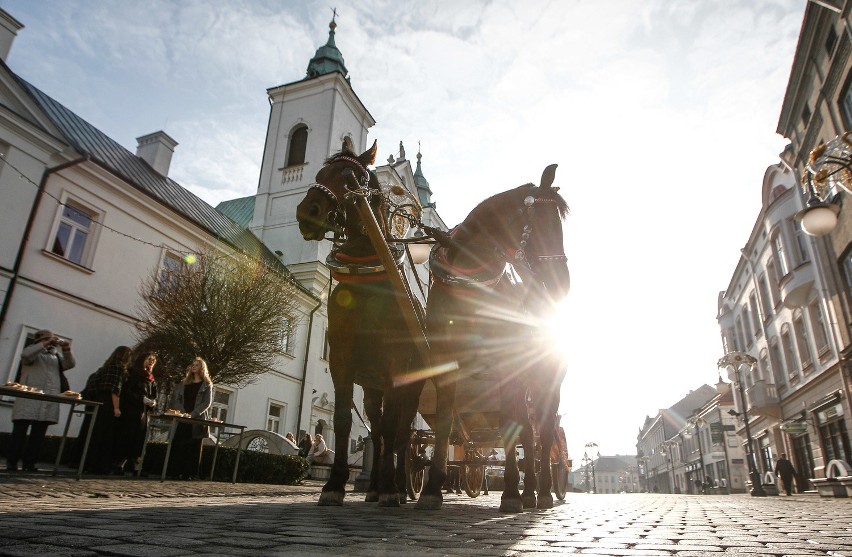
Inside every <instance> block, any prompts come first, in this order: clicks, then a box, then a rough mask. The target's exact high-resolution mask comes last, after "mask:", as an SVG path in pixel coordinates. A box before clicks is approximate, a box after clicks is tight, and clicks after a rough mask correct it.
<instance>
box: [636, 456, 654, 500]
mask: <svg viewBox="0 0 852 557" xmlns="http://www.w3.org/2000/svg"><path fill="white" fill-rule="evenodd" d="M636 460H638V461H639V488H640V489H641V488H642V478H645V493H650V492H651V484H650V482H649V481H648V461H649V460H651V457H649V456H648V455H642V456H640V457H637V458H636Z"/></svg>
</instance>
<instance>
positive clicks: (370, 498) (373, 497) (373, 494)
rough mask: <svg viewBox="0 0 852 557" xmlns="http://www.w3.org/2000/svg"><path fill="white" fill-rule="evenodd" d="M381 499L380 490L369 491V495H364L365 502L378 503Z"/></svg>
mask: <svg viewBox="0 0 852 557" xmlns="http://www.w3.org/2000/svg"><path fill="white" fill-rule="evenodd" d="M378 500H379V492H378V491H368V492H367V495H366V496H365V497H364V502H365V503H376V502H377V501H378Z"/></svg>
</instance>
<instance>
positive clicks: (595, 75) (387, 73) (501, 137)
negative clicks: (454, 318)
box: [0, 0, 806, 464]
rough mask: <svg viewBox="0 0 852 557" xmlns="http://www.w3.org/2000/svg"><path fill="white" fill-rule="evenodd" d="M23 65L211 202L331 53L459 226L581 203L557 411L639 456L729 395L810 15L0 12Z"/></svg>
mask: <svg viewBox="0 0 852 557" xmlns="http://www.w3.org/2000/svg"><path fill="white" fill-rule="evenodd" d="M0 6H2V7H3V9H5V10H6V11H7V12H9V13H10V14H11V15H12V16H13V17H15V18H16V19H18V20H19V21H20V22H21V23H23V24H24V26H25V28H24V29H23V30H21V31H20V32H19V34H18V38H17V39H16V41H15V44H14V46H13V48H12V51H11V53H10V56H9V59H8V62H9V65H10V67H11V68H12V69H13V71H15V72H16V73H18V74H19V75H21V76H22V77H23V78H25V79H27V80H28V81H30V82H31V83H32V84H34V85H35V86H36V87H38V88H40V89H41V90H42V91H44V92H46V93H47V94H49V95H51V96H52V97H54V98H55V99H57V100H58V101H60V102H61V103H63V104H65V105H66V106H67V107H68V108H70V109H71V110H73V111H74V112H76V113H77V114H79V115H80V116H82V117H83V118H85V119H86V120H88V121H89V122H90V123H92V124H93V125H95V126H96V127H98V128H99V129H100V130H102V131H103V132H105V133H107V134H108V135H109V136H111V137H112V138H113V139H115V140H116V141H118V142H119V143H121V144H122V145H124V146H125V147H127V148H128V149H130V150H131V151H133V152H135V150H136V139H135V138H136V137H139V136H142V135H145V134H147V133H150V132H154V131H158V130H163V131H165V132H166V133H168V134H169V135H170V136H171V137H173V138H174V139H175V140H176V141H177V142H178V143H179V145H178V147H177V149H176V151H175V155H174V158H173V159H172V165H171V170H170V176H171V177H172V178H173V179H175V180H177V181H178V182H179V183H181V184H182V185H183V186H185V187H186V188H188V189H189V190H191V191H192V192H194V193H195V194H197V195H199V196H200V197H201V198H202V199H204V200H205V201H207V202H209V203H210V204H212V205H216V204H217V203H219V202H220V201H223V200H226V199H232V198H236V197H243V196H246V195H252V194H254V193H255V191H256V189H257V183H258V179H259V174H260V163H261V158H262V155H263V147H264V139H265V134H266V128H267V121H268V118H269V104H268V99H267V95H266V90H267V89H268V88H270V87H275V86H278V85H281V84H285V83H291V82H294V81H298V80H300V79H302V78H304V77H305V70H306V68H307V64H308V61H309V59H310V58H311V57H312V56H313V55H314V53H315V51H316V49H317V48H318V47H320V46H321V45H323V44H325V42H326V40H327V38H328V23H329V21H330V20H331V16H332V8H336V9H337V14H338V16H337V20H336V21H337V24H338V27H337V30H336V36H335V42H336V44H337V46H338V48H339V49H340V50H341V52H342V54H343V57H344V60H345V63H346V66H347V69H348V70H349V74H350V78H351V84H352V87H353V89H354V90H355V92H356V94H357V95H358V97H359V98H360V99H361V101H362V102H363V103H364V104H365V106H366V107H367V109H368V110H369V111H370V113H371V114H372V115H373V117H374V118H375V119H376V121H377V124H376V125H375V126H374V127H373V128H372V129H371V130H370V133H369V141H370V142H372V140H373V139H376V140H377V141H378V145H379V156H378V157H377V159H378V162H379V163H382V162H383V161H384V160H386V159H387V157H388V155H391V154H396V153H397V152H398V146H399V142H400V141H403V142H404V145H405V148H406V154H407V157H408V158H409V159H413V158H414V155H415V154H416V153H417V150H418V145H419V146H420V150H421V153H422V157H423V158H422V167H423V173H424V175H425V176H426V178H427V179H428V180H429V183H430V187H431V189H432V191H433V197H432V199H433V201H435V202H436V203H437V210H438V212H439V214H440V215H441V217H442V218H443V219H444V221H445V222H446V223H447V224H448V225H451V226H452V225H454V224H456V223H458V222H460V221H461V220H463V219H464V217H465V216H466V215H467V213H468V212H469V211H470V210H471V209H472V208H473V207H474V206H475V205H476V203H478V202H479V201H481V200H483V199H485V198H486V197H488V196H490V195H492V194H494V193H498V192H500V191H504V190H507V189H510V188H513V187H516V186H519V185H521V184H524V183H527V182H538V180H539V177H540V176H541V172H542V170H543V169H544V167H545V166H547V165H549V164H551V163H557V164H559V168H558V170H557V173H556V181H555V183H554V185H556V186H560V187H561V193H562V194H563V196H564V197H565V198H566V200H567V201H568V204H569V206H570V207H571V214H570V216H569V217H568V219H567V220H566V222H565V250H566V254H567V256H568V263H569V266H570V268H571V276H572V288H571V292H570V293H569V294H568V297H567V299H566V300H565V302H564V304H563V306H562V319H561V322H560V324H559V329H560V330H559V332H560V335H561V338H562V339H563V340H564V343H563V344H564V347H565V350H566V352H567V355H568V360H569V368H568V375H567V378H566V380H565V382H564V383H563V386H562V391H561V394H562V403H561V407H560V412H561V413H562V414H563V418H562V423H563V426H564V427H565V430H566V434H567V438H568V445H569V447H568V448H569V452H570V454H571V456H572V457H573V458H574V462H575V463H577V464H579V462H580V459H581V458H582V456H583V452H584V450H585V445H586V443H596V444H597V449H596V450H597V451H600V453H601V454H603V455H614V454H623V455H624V454H635V451H636V449H635V447H636V438H637V434H638V433H639V430H640V428H641V426H642V424H643V422H644V420H645V417H646V416H654V415H656V413H657V412H658V410H659V409H661V408H668V407H670V406H672V405H674V404H675V403H677V402H678V401H679V400H680V399H681V398H683V397H684V396H686V395H687V394H688V393H689V392H690V391H691V390H694V389H696V388H698V387H699V386H701V385H702V384H705V383H706V384H709V385H714V384H715V383H716V382H717V380H718V370H717V368H716V361H717V360H718V358H719V357H721V356H722V355H723V354H722V343H721V338H720V334H719V328H718V325H717V323H716V319H715V317H716V310H717V305H716V304H717V298H718V295H719V292H720V291H723V290H725V289H726V288H727V287H728V282H729V281H730V278H731V276H732V274H733V272H734V269H735V266H736V264H737V261H738V258H739V254H740V248H742V247H743V246H744V245H745V243H746V242H747V240H748V236H749V234H750V232H751V229H752V227H753V226H754V223H755V219H756V218H757V216H758V213H759V210H760V205H761V187H762V180H763V176H764V173H765V171H766V169H767V167H768V166H771V165H774V164H777V163H778V160H779V159H778V155H779V153H780V152H781V151H782V149H783V148H784V145H786V143H787V140H785V139H784V138H783V137H781V136H779V135H777V134H776V133H775V130H776V128H777V124H778V117H779V114H780V110H781V103H782V100H783V97H784V93H785V89H786V85H787V80H788V78H789V75H790V68H791V66H792V60H793V54H794V51H795V47H796V42H797V39H798V35H799V30H800V27H801V23H802V18H803V14H804V10H805V7H806V0H641V1H640V0H606V1H600V0H562V1H559V0H552V1H542V0H525V1H524V2H517V1H509V0H490V1H475V0H471V1H465V2H458V1H457V0H435V1H422V0H392V1H391V0H359V1H358V2H357V3H354V2H348V1H341V2H339V3H337V4H333V3H330V2H321V1H314V0H304V1H298V0H227V1H226V0H181V1H180V2H175V1H173V0H0Z"/></svg>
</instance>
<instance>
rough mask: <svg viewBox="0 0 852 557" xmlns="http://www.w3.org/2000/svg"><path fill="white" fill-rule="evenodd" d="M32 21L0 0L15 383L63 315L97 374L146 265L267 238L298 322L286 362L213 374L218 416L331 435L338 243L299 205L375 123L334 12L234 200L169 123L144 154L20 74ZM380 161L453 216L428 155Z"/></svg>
mask: <svg viewBox="0 0 852 557" xmlns="http://www.w3.org/2000/svg"><path fill="white" fill-rule="evenodd" d="M332 25H333V24H332ZM22 28H23V25H22V24H21V23H20V22H18V21H16V20H15V19H14V17H13V16H12V15H10V14H8V13H6V12H4V11H2V10H0V54H2V56H3V58H2V64H0V83H2V88H0V155H2V161H0V191H2V199H3V203H2V204H0V237H2V238H3V241H2V242H0V296H2V308H0V312H2V314H0V370H1V371H0V375H3V376H4V377H5V379H4V382H5V381H6V380H12V379H13V378H14V376H15V374H16V371H17V369H18V362H19V354H20V351H21V349H22V348H23V346H24V344H25V342H26V339H27V336H28V335H31V334H32V333H33V332H34V331H35V330H38V329H41V328H50V329H52V330H54V331H55V332H56V333H57V334H58V335H60V336H62V337H64V338H67V339H69V340H71V341H72V342H73V350H74V354H75V356H76V359H77V365H76V367H75V368H74V369H73V370H70V371H69V372H68V373H67V375H68V377H69V380H70V383H71V388H72V389H74V390H77V391H79V390H82V388H83V386H84V384H85V381H86V379H87V377H88V375H89V374H91V373H92V372H94V371H95V370H96V369H97V368H98V367H99V366H100V365H101V364H102V363H103V361H104V360H105V359H106V358H107V356H108V355H109V354H110V352H111V351H112V350H113V349H114V348H115V347H116V346H118V345H131V346H132V345H133V344H135V342H136V338H135V335H134V332H135V325H136V323H137V316H136V307H137V304H138V301H139V294H138V288H139V284H140V281H141V280H142V279H143V278H145V277H148V276H150V275H151V274H152V273H155V272H157V271H158V269H163V268H165V267H168V266H169V265H172V264H176V263H177V264H179V262H180V260H181V257H182V256H183V254H186V253H192V252H194V251H197V250H198V249H200V248H204V247H213V248H214V249H217V250H220V251H222V252H223V253H229V252H232V251H234V250H235V249H236V250H241V251H245V252H250V253H257V254H260V255H259V257H261V258H263V259H264V260H265V261H266V262H267V263H268V264H270V265H277V266H281V268H282V272H285V273H287V272H289V273H291V274H292V276H293V277H294V279H295V280H296V281H298V283H297V286H298V287H297V288H296V294H295V295H296V296H297V298H298V300H297V302H298V308H299V310H298V315H294V316H292V318H293V319H294V320H295V321H296V322H297V323H298V326H297V328H296V331H295V333H294V334H293V335H292V336H291V337H290V338H286V339H282V350H281V356H280V358H279V363H278V365H277V366H276V369H275V370H274V371H272V372H269V373H267V374H265V375H263V376H261V377H259V378H258V380H257V381H256V382H255V383H253V384H250V385H248V386H245V387H242V388H236V387H232V386H228V385H216V392H215V395H214V403H213V406H214V415H216V416H217V417H219V418H220V419H224V420H225V421H228V422H231V423H238V424H241V425H245V426H247V428H248V429H249V430H267V431H273V432H274V433H276V434H279V435H282V436H283V435H284V434H285V433H286V432H293V433H295V434H298V433H300V432H301V431H309V432H311V433H315V432H322V433H323V434H324V436H325V437H326V439H327V441H328V442H329V445H330V446H333V443H334V431H333V420H332V416H333V409H334V389H333V385H332V383H331V379H330V375H329V373H328V363H327V346H326V343H325V331H326V323H327V312H326V306H325V300H324V296H325V293H327V292H328V291H329V284H328V282H329V279H330V274H329V272H328V268H327V267H326V266H325V264H324V261H325V256H326V254H327V253H328V250H329V245H327V243H326V244H321V243H316V242H313V243H309V242H305V241H304V240H303V239H302V238H301V236H300V235H299V233H298V227H297V224H296V221H295V212H296V211H295V207H296V204H297V203H298V202H299V201H300V200H301V199H302V197H303V196H304V194H305V192H306V191H307V187H308V185H309V184H310V182H312V180H313V176H314V174H315V173H316V171H317V170H318V169H319V168H320V166H321V164H322V162H323V160H325V158H326V157H328V156H329V155H330V154H332V153H334V152H337V151H339V150H340V146H341V144H342V141H343V139H344V138H348V140H349V141H351V142H352V144H353V146H354V147H355V149H361V150H364V149H366V147H365V146H366V144H367V131H368V129H369V127H370V126H372V125H373V123H374V121H373V119H372V117H371V116H370V115H369V112H368V111H367V110H366V108H364V106H363V104H362V103H361V101H360V100H359V99H358V98H357V96H356V95H355V93H354V91H353V90H352V87H351V85H350V83H349V81H348V79H347V78H346V74H345V67H343V65H342V56H340V54H339V51H337V49H336V46H334V41H333V37H334V35H333V27H332V30H331V33H330V34H329V41H328V44H326V45H325V46H323V47H321V48H320V49H319V50H318V51H317V55H316V56H315V58H314V59H312V60H311V62H310V64H309V69H308V74H309V75H308V77H306V78H305V79H304V80H301V81H299V82H296V83H293V84H288V85H283V86H280V87H275V88H272V89H270V90H269V91H268V93H269V95H270V100H271V101H272V104H271V117H270V126H269V131H268V134H267V145H266V148H265V150H264V159H263V161H262V167H261V176H260V181H259V186H258V191H257V194H256V196H252V197H251V198H246V199H243V200H234V201H232V202H226V203H224V204H222V205H221V206H220V209H221V210H216V209H214V208H213V207H211V206H210V205H208V204H207V203H205V202H204V201H202V200H201V199H199V198H197V197H196V196H194V195H193V194H191V193H190V192H189V191H188V190H186V189H185V188H183V187H182V186H180V184H178V183H176V182H174V181H173V180H171V179H170V178H168V166H169V163H170V161H171V157H172V152H173V150H174V148H175V146H176V145H177V142H176V141H175V140H174V139H172V138H171V137H169V136H168V135H167V134H165V133H163V132H157V133H154V134H148V135H145V136H143V137H140V138H139V147H138V149H137V152H136V153H135V154H134V153H131V152H129V151H127V150H126V149H124V148H123V147H121V146H120V145H119V144H118V143H117V142H115V141H114V140H112V139H110V138H109V137H106V136H105V135H104V134H102V133H101V132H99V131H98V130H97V129H95V128H94V127H93V126H91V124H88V123H87V122H86V121H85V120H83V119H82V118H79V117H78V116H76V115H75V114H74V113H73V112H71V111H70V110H68V109H67V108H66V107H64V106H62V105H60V104H59V103H57V102H56V101H55V100H53V99H52V98H51V97H50V96H49V95H47V94H45V93H44V92H42V91H40V90H38V89H37V88H36V87H35V86H33V85H30V84H28V83H26V82H24V81H23V80H21V79H20V78H19V77H18V76H16V75H15V73H14V72H13V70H12V69H11V68H10V67H9V66H8V65H6V55H8V53H9V50H10V48H11V45H12V42H13V40H14V37H15V35H16V34H17V33H18V32H19V31H20V30H21V29H22ZM338 58H339V65H337V59H338ZM377 172H378V173H379V176H380V181H385V182H391V183H398V184H399V185H403V186H404V187H406V188H407V189H409V190H410V191H411V192H412V193H413V194H414V195H419V197H420V199H421V201H422V202H424V203H423V204H424V206H426V208H425V210H424V221H425V222H426V223H427V224H431V225H433V226H439V227H443V223H442V222H441V221H440V218H439V217H438V215H437V213H435V210H434V205H433V204H431V201H430V200H429V197H428V194H429V193H430V192H429V186H428V182H426V180H425V178H423V175H422V171H420V163H419V154H418V163H417V169H416V170H413V169H412V167H411V163H410V162H409V161H407V160H406V159H405V156H404V152H403V153H400V156H399V157H396V158H395V159H394V160H393V162H392V163H389V164H388V165H387V166H383V167H379V168H377ZM240 208H242V209H241V210H240ZM226 215H228V216H226ZM444 228H445V227H444ZM278 251H280V252H281V255H280V256H279V255H277V254H276V252H278ZM282 262H283V263H285V264H286V265H287V267H288V268H289V271H288V270H287V269H285V268H284V267H283V266H282V265H281V263H282ZM409 273H410V271H409ZM421 274H422V271H421ZM416 290H417V289H415V291H416ZM11 406H12V401H10V400H0V431H9V430H10V429H11V425H12V424H11ZM361 416H364V412H363V405H362V403H361V393H360V391H359V392H358V393H356V401H355V407H354V409H353V419H354V420H353V421H354V424H353V430H352V433H351V435H350V447H351V451H352V453H351V455H350V463H352V464H359V463H360V462H361V459H362V455H363V451H362V450H361V449H360V447H361V444H360V443H358V440H359V438H365V437H367V435H368V427H367V425H366V424H365V423H364V422H363V420H361ZM63 422H64V415H63V416H62V417H61V420H60V423H63ZM78 423H79V422H76V423H72V428H71V431H73V432H76V431H77V428H78ZM49 433H50V434H60V433H61V429H60V428H59V426H53V427H52V428H51V429H50V430H49ZM258 448H261V449H262V448H263V447H262V446H258Z"/></svg>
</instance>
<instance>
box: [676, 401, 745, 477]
mask: <svg viewBox="0 0 852 557" xmlns="http://www.w3.org/2000/svg"><path fill="white" fill-rule="evenodd" d="M743 400H745V399H743ZM743 404H745V403H743ZM689 423H690V424H691V425H692V426H693V427H694V428H695V431H694V432H693V433H692V434H693V435H695V438H696V440H697V441H698V462H699V464H700V469H701V477H700V478H699V479H700V480H701V485H704V484H705V481H704V479H705V478H706V477H707V470H706V468H705V467H704V450H703V449H702V448H701V428H702V427H704V426H705V425H707V422H705V421H704V419H703V418H690V420H689ZM702 491H704V490H703V489H702Z"/></svg>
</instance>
